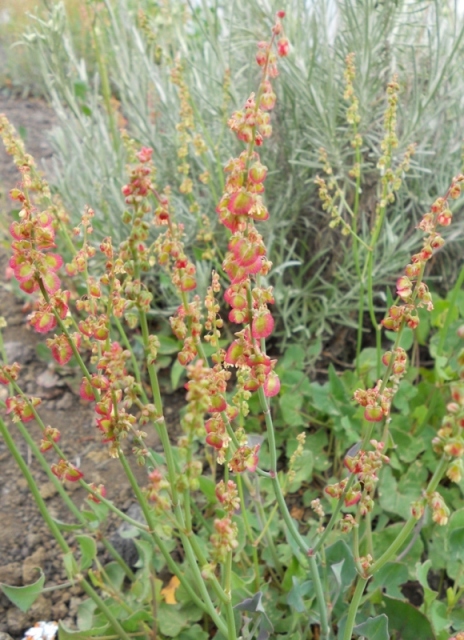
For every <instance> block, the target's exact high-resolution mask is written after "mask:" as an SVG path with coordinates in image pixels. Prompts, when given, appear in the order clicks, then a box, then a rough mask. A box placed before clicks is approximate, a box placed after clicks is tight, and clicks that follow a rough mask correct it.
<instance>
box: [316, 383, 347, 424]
mask: <svg viewBox="0 0 464 640" xmlns="http://www.w3.org/2000/svg"><path fill="white" fill-rule="evenodd" d="M311 395H312V400H311V404H312V405H313V407H314V408H315V409H316V410H317V411H320V412H321V413H323V414H325V415H327V416H334V415H335V416H338V415H340V412H339V410H338V408H337V406H336V405H335V403H334V401H333V397H332V394H331V393H330V387H329V385H328V383H325V384H323V385H321V384H319V383H318V382H312V383H311Z"/></svg>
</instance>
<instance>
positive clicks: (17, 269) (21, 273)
mask: <svg viewBox="0 0 464 640" xmlns="http://www.w3.org/2000/svg"><path fill="white" fill-rule="evenodd" d="M13 269H14V274H15V278H16V280H17V281H18V282H25V281H27V280H31V279H32V278H33V277H34V275H35V267H34V265H33V264H31V263H30V262H25V261H24V262H23V261H22V260H17V261H16V262H15V266H14V267H13Z"/></svg>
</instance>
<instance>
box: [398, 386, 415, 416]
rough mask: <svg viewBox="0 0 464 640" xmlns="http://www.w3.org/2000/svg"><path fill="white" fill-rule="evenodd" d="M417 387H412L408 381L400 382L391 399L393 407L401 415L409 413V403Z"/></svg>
mask: <svg viewBox="0 0 464 640" xmlns="http://www.w3.org/2000/svg"><path fill="white" fill-rule="evenodd" d="M417 393H418V391H417V387H415V386H414V385H412V384H411V383H410V382H409V381H408V380H402V381H401V383H400V387H399V389H398V391H397V392H396V393H395V395H394V397H393V406H394V407H395V408H396V409H399V410H400V411H402V412H403V413H408V411H409V401H410V400H412V399H413V398H414V397H415V396H416V395H417Z"/></svg>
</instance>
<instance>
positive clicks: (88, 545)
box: [76, 535, 97, 571]
mask: <svg viewBox="0 0 464 640" xmlns="http://www.w3.org/2000/svg"><path fill="white" fill-rule="evenodd" d="M76 540H77V543H78V545H79V547H80V549H81V554H82V556H81V560H80V568H81V571H85V569H88V568H89V567H91V566H92V563H93V560H94V558H95V557H96V555H97V543H96V542H95V540H94V539H93V538H91V537H90V536H84V535H81V536H76Z"/></svg>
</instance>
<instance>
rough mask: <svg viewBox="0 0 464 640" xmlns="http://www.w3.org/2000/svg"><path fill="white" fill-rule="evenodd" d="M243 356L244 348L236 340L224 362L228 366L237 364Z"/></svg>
mask: <svg viewBox="0 0 464 640" xmlns="http://www.w3.org/2000/svg"><path fill="white" fill-rule="evenodd" d="M242 355H243V346H242V345H241V344H240V343H239V342H238V341H237V340H234V341H233V342H232V344H231V345H230V346H229V348H228V349H227V353H226V357H225V359H224V362H226V363H227V364H237V361H238V359H239V358H240V357H241V356H242Z"/></svg>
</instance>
